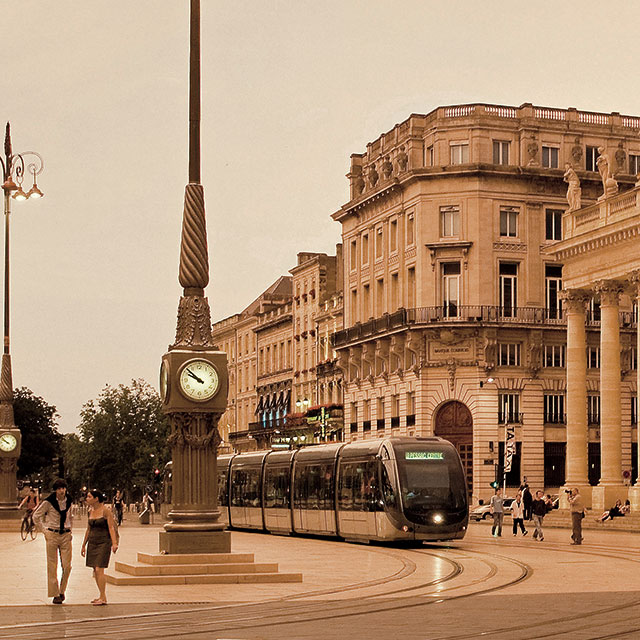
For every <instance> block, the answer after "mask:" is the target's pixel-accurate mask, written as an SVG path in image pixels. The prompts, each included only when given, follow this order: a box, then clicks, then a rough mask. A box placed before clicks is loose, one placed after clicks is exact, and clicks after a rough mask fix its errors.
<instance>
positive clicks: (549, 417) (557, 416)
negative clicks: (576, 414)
mask: <svg viewBox="0 0 640 640" xmlns="http://www.w3.org/2000/svg"><path fill="white" fill-rule="evenodd" d="M544 423H545V424H567V414H566V413H548V414H545V416H544Z"/></svg>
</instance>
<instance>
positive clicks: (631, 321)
mask: <svg viewBox="0 0 640 640" xmlns="http://www.w3.org/2000/svg"><path fill="white" fill-rule="evenodd" d="M586 323H587V326H590V327H597V326H599V325H600V317H599V314H597V313H589V314H588V315H587V319H586ZM437 324H446V325H454V324H455V325H464V324H471V325H478V324H482V325H489V326H508V325H518V326H533V325H535V326H538V327H539V326H541V325H542V326H545V325H546V326H561V327H564V326H566V324H567V320H566V316H565V314H564V311H563V310H562V309H559V308H551V309H547V308H545V307H501V306H497V305H458V306H456V307H452V306H451V305H444V306H443V305H440V306H437V307H417V308H415V309H398V311H396V312H394V313H386V314H384V315H383V316H381V317H379V318H370V319H369V320H367V321H366V322H358V323H356V324H355V325H353V326H351V327H348V328H347V329H342V330H341V331H336V333H334V334H333V335H332V336H331V344H332V346H333V347H334V348H340V347H344V346H346V345H349V344H353V343H356V342H359V341H362V340H365V339H369V338H374V337H376V336H382V335H384V334H386V333H389V332H391V331H393V330H395V329H408V328H410V327H420V326H433V325H437ZM636 324H637V323H636V320H635V318H634V316H633V313H632V312H630V311H622V312H620V327H621V328H623V329H634V328H635V327H636Z"/></svg>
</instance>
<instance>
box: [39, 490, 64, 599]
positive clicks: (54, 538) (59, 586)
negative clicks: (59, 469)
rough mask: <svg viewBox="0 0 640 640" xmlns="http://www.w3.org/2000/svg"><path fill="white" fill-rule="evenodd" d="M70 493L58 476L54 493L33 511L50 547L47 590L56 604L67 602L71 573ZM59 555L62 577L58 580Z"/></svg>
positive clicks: (48, 548) (48, 549) (48, 550)
mask: <svg viewBox="0 0 640 640" xmlns="http://www.w3.org/2000/svg"><path fill="white" fill-rule="evenodd" d="M71 502H72V501H71V496H70V495H69V494H68V493H67V483H66V482H65V481H64V480H62V479H58V480H56V481H55V482H54V483H53V493H51V494H50V495H48V496H47V497H46V498H45V499H44V500H42V501H41V502H40V504H39V505H38V508H37V509H36V510H35V511H34V512H33V521H34V522H35V525H36V527H37V528H38V529H39V530H40V531H42V532H43V533H44V539H45V541H46V549H47V591H48V595H49V597H50V598H53V604H62V603H63V602H64V597H65V596H64V592H65V591H66V589H67V583H68V582H69V574H70V573H71V540H72V538H71V529H72V526H73V515H72V513H71ZM58 556H60V564H61V566H62V576H61V577H60V582H58Z"/></svg>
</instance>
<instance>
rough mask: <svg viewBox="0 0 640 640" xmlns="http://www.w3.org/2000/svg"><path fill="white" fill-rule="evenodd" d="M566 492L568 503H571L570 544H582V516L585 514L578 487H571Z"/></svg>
mask: <svg viewBox="0 0 640 640" xmlns="http://www.w3.org/2000/svg"><path fill="white" fill-rule="evenodd" d="M567 492H568V493H569V494H570V495H569V504H570V505H571V539H572V540H573V542H572V543H571V544H582V540H583V538H582V518H584V515H585V509H584V503H583V502H582V496H581V495H580V491H578V488H577V487H576V488H574V489H571V491H568V490H567Z"/></svg>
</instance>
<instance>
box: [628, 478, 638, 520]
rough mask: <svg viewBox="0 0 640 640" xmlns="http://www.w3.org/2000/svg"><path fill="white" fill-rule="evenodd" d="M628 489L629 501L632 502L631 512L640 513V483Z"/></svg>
mask: <svg viewBox="0 0 640 640" xmlns="http://www.w3.org/2000/svg"><path fill="white" fill-rule="evenodd" d="M628 489H629V496H628V497H629V502H630V503H631V513H640V485H638V484H634V485H633V486H632V487H629V488H628Z"/></svg>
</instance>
